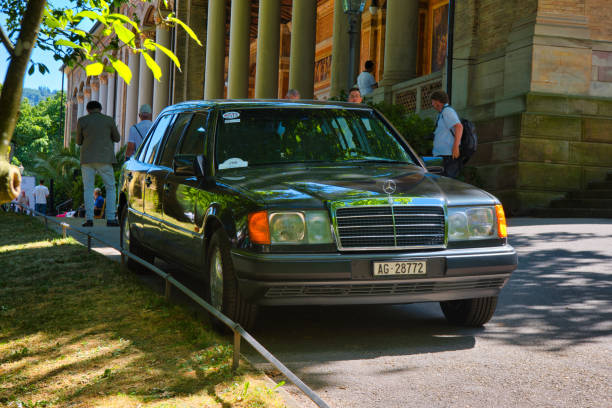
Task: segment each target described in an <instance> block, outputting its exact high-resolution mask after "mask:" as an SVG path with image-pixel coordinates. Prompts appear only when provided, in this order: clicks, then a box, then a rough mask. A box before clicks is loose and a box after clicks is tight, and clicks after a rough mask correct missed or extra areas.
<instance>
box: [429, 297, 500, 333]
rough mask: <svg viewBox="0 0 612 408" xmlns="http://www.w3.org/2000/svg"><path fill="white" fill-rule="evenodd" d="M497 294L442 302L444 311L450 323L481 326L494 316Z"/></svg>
mask: <svg viewBox="0 0 612 408" xmlns="http://www.w3.org/2000/svg"><path fill="white" fill-rule="evenodd" d="M496 307H497V296H491V297H485V298H475V299H460V300H449V301H446V302H440V308H441V309H442V313H444V316H445V317H446V320H448V321H449V323H453V324H458V325H461V326H471V327H480V326H482V325H483V324H485V323H487V322H488V321H489V320H491V317H493V313H495V308H496Z"/></svg>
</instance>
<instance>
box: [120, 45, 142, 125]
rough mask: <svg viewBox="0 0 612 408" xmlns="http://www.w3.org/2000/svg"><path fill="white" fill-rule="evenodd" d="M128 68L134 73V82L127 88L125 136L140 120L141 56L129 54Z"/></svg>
mask: <svg viewBox="0 0 612 408" xmlns="http://www.w3.org/2000/svg"><path fill="white" fill-rule="evenodd" d="M128 67H129V68H130V70H131V71H132V80H131V81H130V84H129V85H128V87H127V98H126V101H125V103H126V107H125V108H126V113H125V127H124V128H123V133H124V135H127V133H128V131H129V130H130V128H131V127H132V125H134V124H135V123H136V121H137V120H138V86H139V82H140V81H139V74H140V55H139V54H134V53H133V52H130V53H129V56H128Z"/></svg>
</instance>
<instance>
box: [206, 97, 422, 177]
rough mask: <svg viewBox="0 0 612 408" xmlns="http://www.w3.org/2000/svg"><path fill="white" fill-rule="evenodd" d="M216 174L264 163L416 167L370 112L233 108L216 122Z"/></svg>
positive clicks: (389, 132)
mask: <svg viewBox="0 0 612 408" xmlns="http://www.w3.org/2000/svg"><path fill="white" fill-rule="evenodd" d="M216 159H217V165H218V168H219V170H224V169H229V168H236V167H249V166H257V165H265V164H285V163H316V162H331V163H336V162H349V163H350V162H363V161H372V162H389V163H391V162H399V163H405V164H415V162H414V159H413V158H412V156H411V155H410V153H409V152H408V151H406V149H405V148H404V147H403V146H402V145H401V144H400V142H398V141H397V140H396V138H395V137H394V135H393V133H392V131H391V129H390V128H389V127H388V126H386V125H385V123H383V122H382V121H381V120H380V119H378V118H377V117H376V115H375V114H374V112H373V111H369V110H345V109H303V108H285V109H279V108H274V109H265V108H251V109H236V110H231V111H230V110H228V111H222V112H221V115H220V117H219V121H218V129H217V144H216Z"/></svg>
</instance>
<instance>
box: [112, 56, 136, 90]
mask: <svg viewBox="0 0 612 408" xmlns="http://www.w3.org/2000/svg"><path fill="white" fill-rule="evenodd" d="M111 65H112V66H113V68H115V70H116V71H117V73H118V74H119V76H120V77H121V78H123V80H124V81H125V83H126V84H128V85H129V84H130V81H131V80H132V71H130V67H128V66H127V65H125V64H124V63H123V62H121V61H120V60H118V59H116V58H111Z"/></svg>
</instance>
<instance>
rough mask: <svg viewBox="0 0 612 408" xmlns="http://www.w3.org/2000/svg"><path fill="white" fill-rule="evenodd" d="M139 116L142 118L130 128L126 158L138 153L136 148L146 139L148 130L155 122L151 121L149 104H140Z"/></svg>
mask: <svg viewBox="0 0 612 408" xmlns="http://www.w3.org/2000/svg"><path fill="white" fill-rule="evenodd" d="M138 117H139V118H140V122H138V123H137V124H135V125H133V126H132V127H131V128H130V133H129V135H128V144H127V149H126V151H125V157H126V158H130V157H132V155H133V154H134V153H136V150H138V147H139V146H140V144H141V143H142V141H143V140H144V138H145V136H146V135H147V132H148V131H149V129H150V128H151V125H152V124H153V122H151V119H152V115H151V107H150V106H149V105H142V106H140V109H139V110H138Z"/></svg>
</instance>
